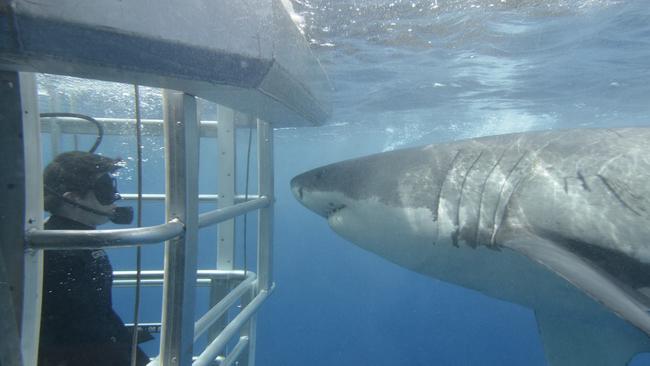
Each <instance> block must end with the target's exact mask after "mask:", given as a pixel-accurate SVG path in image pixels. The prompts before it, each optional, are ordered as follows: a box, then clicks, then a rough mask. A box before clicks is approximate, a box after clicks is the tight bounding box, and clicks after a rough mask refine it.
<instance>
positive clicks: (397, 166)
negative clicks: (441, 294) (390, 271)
mask: <svg viewBox="0 0 650 366" xmlns="http://www.w3.org/2000/svg"><path fill="white" fill-rule="evenodd" d="M291 189H292V191H293V193H294V195H295V196H296V198H297V199H298V200H299V201H300V202H301V203H302V204H303V205H304V206H306V207H307V208H309V209H310V210H312V211H314V212H315V213H317V214H319V215H321V216H323V217H324V218H326V219H327V221H328V223H329V226H330V227H331V228H332V229H333V230H334V231H335V232H337V233H338V234H339V235H341V236H342V237H344V238H346V239H348V240H349V241H351V242H353V243H355V244H357V245H359V246H360V247H362V248H364V249H366V250H368V251H370V252H373V253H376V254H378V255H380V256H381V257H384V258H386V259H388V260H389V261H392V262H394V263H396V264H398V265H400V266H403V267H406V268H408V269H411V270H413V271H416V272H418V273H421V274H424V275H427V276H431V277H434V278H436V279H440V280H443V281H446V282H450V283H453V284H457V285H460V286H463V287H466V288H470V289H473V290H477V291H480V292H482V293H483V294H485V295H487V296H491V297H494V298H497V299H501V300H505V301H509V302H513V303H517V304H520V305H523V306H526V307H528V308H531V309H533V310H534V312H535V315H536V319H537V324H538V328H539V333H540V336H541V339H542V342H543V345H544V350H545V354H546V358H547V361H548V363H549V364H550V365H552V366H577V365H589V366H595V365H603V366H616V365H625V364H626V363H628V362H629V361H630V360H631V358H632V357H633V356H634V355H635V354H637V353H639V352H648V351H650V338H649V337H648V335H649V334H650V315H649V313H648V310H649V309H650V297H649V296H650V291H649V290H650V128H616V129H575V130H555V131H542V132H527V133H516V134H508V135H499V136H489V137H481V138H475V139H470V140H463V141H455V142H449V143H442V144H437V145H429V146H425V147H417V148H410V149H403V150H396V151H390V152H385V153H380V154H376V155H371V156H367V157H362V158H358V159H353V160H347V161H343V162H339V163H335V164H331V165H327V166H324V167H320V168H317V169H314V170H311V171H308V172H306V173H303V174H301V175H299V176H297V177H295V178H294V179H293V180H292V181H291ZM504 341H505V340H504Z"/></svg>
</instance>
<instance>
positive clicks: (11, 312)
mask: <svg viewBox="0 0 650 366" xmlns="http://www.w3.org/2000/svg"><path fill="white" fill-rule="evenodd" d="M22 94H23V93H22V88H21V85H20V82H19V76H18V73H16V72H13V71H0V121H1V123H2V134H0V156H2V159H0V167H1V169H2V174H1V175H0V211H1V212H2V213H3V214H2V215H0V233H2V235H0V311H2V314H1V318H0V332H1V333H0V363H1V364H3V365H4V364H9V365H20V364H22V361H21V342H20V329H21V323H22V321H23V319H24V318H23V316H22V315H23V313H22V306H23V305H25V306H28V304H25V303H24V302H23V289H24V284H25V282H24V280H23V270H24V264H23V248H24V246H23V242H24V229H23V220H24V213H25V191H24V183H25V182H24V172H25V170H24V169H25V164H24V150H23V138H22V137H23V126H22V124H23V111H22V106H21V102H22V101H21V98H22Z"/></svg>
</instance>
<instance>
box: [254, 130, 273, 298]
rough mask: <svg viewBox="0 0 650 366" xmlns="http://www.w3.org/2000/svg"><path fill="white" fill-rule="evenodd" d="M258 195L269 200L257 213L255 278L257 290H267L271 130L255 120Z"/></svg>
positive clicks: (270, 239)
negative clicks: (266, 205) (257, 280)
mask: <svg viewBox="0 0 650 366" xmlns="http://www.w3.org/2000/svg"><path fill="white" fill-rule="evenodd" d="M257 146H258V147H257V149H258V157H257V163H258V167H257V169H258V177H259V178H258V179H259V188H258V189H259V195H260V196H267V197H269V198H270V199H271V203H270V204H269V206H268V207H265V208H262V209H260V211H259V222H258V238H257V240H258V243H257V246H258V247H257V276H258V278H259V288H260V289H262V290H268V289H269V288H270V287H271V286H272V284H273V274H272V269H273V268H272V265H273V207H274V202H275V195H274V186H273V183H274V182H273V179H274V178H273V128H272V127H271V124H270V123H268V122H266V121H262V120H260V119H258V120H257Z"/></svg>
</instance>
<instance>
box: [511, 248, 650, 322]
mask: <svg viewBox="0 0 650 366" xmlns="http://www.w3.org/2000/svg"><path fill="white" fill-rule="evenodd" d="M503 245H504V246H506V247H508V248H511V249H513V250H516V251H518V252H519V253H522V254H523V255H525V256H527V257H528V258H530V259H531V260H533V261H536V262H538V263H540V264H542V265H543V266H545V267H546V268H548V269H549V270H551V271H552V272H554V273H556V274H557V275H559V276H561V277H562V278H564V279H565V280H567V281H568V282H569V283H571V284H572V285H573V286H575V287H577V288H579V289H580V290H582V291H583V292H585V293H586V294H587V295H589V296H590V297H591V298H592V299H594V300H596V301H598V302H599V303H601V304H602V305H604V306H606V307H607V308H609V309H610V310H611V311H612V312H614V313H616V314H617V315H618V316H620V317H621V318H623V319H625V320H627V321H628V322H629V323H631V324H632V325H634V326H636V327H637V328H639V329H640V330H642V331H643V332H645V333H646V334H650V315H649V314H648V313H647V310H648V308H647V306H646V305H645V304H644V303H642V302H641V300H639V295H638V294H635V293H634V291H633V290H631V289H629V288H628V287H627V286H625V285H623V284H621V283H620V282H619V281H617V280H616V279H615V278H613V277H612V276H610V275H609V274H607V273H606V272H604V271H603V270H601V269H600V268H599V267H597V266H595V265H594V264H592V263H591V262H589V261H588V260H586V259H582V258H580V257H579V256H577V255H576V254H574V253H572V252H571V251H569V250H567V249H566V248H564V247H563V246H562V245H561V244H558V243H555V242H553V241H550V240H547V239H544V238H541V237H537V236H523V237H516V238H512V239H511V240H508V241H506V242H504V243H503Z"/></svg>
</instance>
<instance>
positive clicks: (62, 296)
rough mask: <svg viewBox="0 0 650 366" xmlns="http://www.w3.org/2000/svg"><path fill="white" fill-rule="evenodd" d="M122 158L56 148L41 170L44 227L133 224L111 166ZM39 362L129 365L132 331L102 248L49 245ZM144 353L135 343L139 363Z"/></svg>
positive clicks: (143, 360)
mask: <svg viewBox="0 0 650 366" xmlns="http://www.w3.org/2000/svg"><path fill="white" fill-rule="evenodd" d="M120 167H121V160H120V159H111V158H108V157H105V156H101V155H97V154H94V153H91V152H82V151H71V152H65V153H62V154H60V155H58V156H57V157H56V158H55V159H54V160H53V161H52V162H51V163H50V164H48V166H47V167H46V168H45V170H44V173H43V180H44V197H45V210H46V211H48V212H50V213H51V216H50V217H49V219H48V220H47V222H46V223H45V225H44V226H45V229H46V230H94V229H95V228H96V227H97V226H98V225H101V224H104V223H106V222H108V221H109V220H110V221H112V222H114V223H117V224H130V223H131V221H132V219H133V209H132V208H131V207H117V206H116V205H115V202H116V201H117V200H119V199H120V195H119V194H118V191H117V184H116V180H115V177H114V176H113V173H115V172H116V171H117V170H118V169H119V168H120ZM43 271H44V272H43V310H42V318H41V338H40V348H39V360H38V365H39V366H76V365H79V366H81V365H84V366H87V365H93V366H104V365H105V366H109V365H110V366H127V365H130V364H131V340H132V333H131V331H130V330H129V329H128V328H126V327H125V325H124V322H123V321H122V319H120V317H119V316H118V315H117V313H116V312H115V311H114V310H113V306H112V296H111V290H112V281H113V268H112V266H111V263H110V262H109V259H108V256H107V255H106V252H105V251H104V250H101V249H75V250H67V249H66V250H46V251H45V261H44V269H43ZM148 362H149V358H148V357H147V355H146V354H145V353H144V352H143V351H142V350H141V349H140V348H139V347H138V348H137V355H136V364H137V365H146V364H147V363H148Z"/></svg>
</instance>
